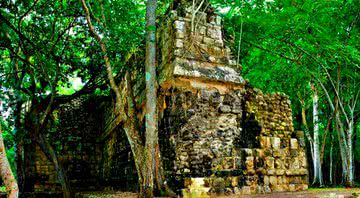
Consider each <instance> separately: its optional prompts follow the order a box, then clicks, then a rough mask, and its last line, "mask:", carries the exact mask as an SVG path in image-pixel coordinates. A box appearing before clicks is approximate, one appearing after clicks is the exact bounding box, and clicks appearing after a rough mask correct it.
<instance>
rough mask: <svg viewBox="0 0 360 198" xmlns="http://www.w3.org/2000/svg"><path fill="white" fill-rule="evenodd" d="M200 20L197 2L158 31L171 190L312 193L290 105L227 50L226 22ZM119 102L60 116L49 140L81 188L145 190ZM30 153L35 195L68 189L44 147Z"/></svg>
mask: <svg viewBox="0 0 360 198" xmlns="http://www.w3.org/2000/svg"><path fill="white" fill-rule="evenodd" d="M192 13H193V12H192V6H191V5H190V4H188V5H187V4H186V3H183V4H181V3H176V2H175V3H173V5H172V6H171V8H170V10H169V11H168V13H167V14H166V15H165V16H164V18H163V19H162V20H161V24H160V25H159V28H158V31H157V34H158V35H157V36H158V41H157V43H158V47H159V50H158V65H159V66H158V77H159V96H158V101H159V102H158V104H161V105H159V106H160V107H159V115H160V116H159V118H160V119H159V137H160V140H159V141H160V147H161V154H162V159H163V166H164V170H165V174H166V178H167V180H168V184H169V185H170V187H171V188H172V189H174V190H176V191H177V192H178V194H182V195H183V196H185V197H190V196H195V197H197V196H202V195H206V194H208V193H223V194H227V195H238V194H252V193H270V192H281V191H301V190H306V189H307V188H308V171H307V161H306V156H305V148H304V147H305V145H304V137H303V133H302V132H301V131H295V130H294V127H293V123H292V111H291V107H290V100H289V97H288V96H286V95H285V94H282V93H274V94H264V93H262V92H261V91H260V90H258V89H256V88H253V87H251V85H250V84H249V82H247V81H245V80H244V79H243V78H242V77H241V75H240V66H239V65H237V63H236V61H235V58H234V57H233V55H232V54H231V50H230V48H228V47H227V46H226V45H225V42H224V35H223V31H222V23H221V18H220V17H219V16H217V15H216V14H215V13H214V12H213V11H212V9H211V8H209V6H208V5H206V4H204V5H203V8H202V9H199V11H198V13H197V14H196V15H195V17H193V15H192ZM193 19H194V20H193ZM138 87H141V86H138ZM138 95H141V92H140V93H139V94H138ZM111 101H112V100H111V98H110V97H82V98H78V99H76V100H74V101H73V102H71V103H69V104H66V105H63V106H61V107H60V108H59V110H58V111H57V112H58V113H57V116H56V117H57V118H58V120H59V122H60V125H59V127H58V129H57V131H58V132H57V133H54V134H50V135H49V137H48V138H49V139H50V141H51V140H52V138H54V140H55V139H57V140H58V139H61V140H62V141H61V142H60V143H59V145H54V146H55V148H56V150H57V152H58V155H59V161H61V162H62V163H63V164H64V167H65V170H66V172H67V174H68V176H69V179H70V182H71V186H72V188H73V189H78V190H92V189H93V190H95V189H101V188H102V187H103V188H106V189H122V190H136V189H137V187H136V186H137V175H136V169H135V166H134V163H133V161H132V155H131V150H130V146H129V144H128V143H127V139H126V136H125V133H124V131H123V129H122V127H121V125H120V124H118V123H117V122H116V116H115V115H114V114H112V112H113V109H114V104H113V103H112V102H111ZM69 134H71V135H69ZM25 149H26V150H27V152H28V158H30V159H35V160H30V161H29V168H28V169H29V170H27V181H28V183H27V186H30V187H29V190H34V191H56V190H60V186H59V184H58V182H57V180H56V172H55V169H54V167H53V165H52V164H51V163H50V162H49V161H48V160H47V159H46V157H45V156H44V154H42V153H41V151H40V149H39V148H38V147H37V146H34V145H31V144H28V145H27V147H26V148H25Z"/></svg>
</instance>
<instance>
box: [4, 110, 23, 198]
mask: <svg viewBox="0 0 360 198" xmlns="http://www.w3.org/2000/svg"><path fill="white" fill-rule="evenodd" d="M0 118H1V117H0ZM0 174H1V179H2V181H3V182H4V184H5V187H6V192H7V197H8V198H17V197H18V196H19V188H18V185H17V182H16V179H15V177H14V174H13V172H12V171H11V167H10V164H9V161H8V158H7V156H6V150H5V146H4V140H3V136H2V129H1V124H0Z"/></svg>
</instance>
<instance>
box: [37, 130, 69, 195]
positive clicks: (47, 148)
mask: <svg viewBox="0 0 360 198" xmlns="http://www.w3.org/2000/svg"><path fill="white" fill-rule="evenodd" d="M36 142H37V144H38V145H39V147H40V148H41V150H42V151H43V152H44V154H45V155H46V157H47V158H48V160H50V161H51V162H52V163H53V165H54V166H55V170H56V174H57V177H58V181H59V183H60V184H61V187H62V190H63V197H64V198H70V197H71V190H70V184H69V180H68V179H67V176H66V173H65V171H64V169H63V167H62V164H61V163H59V161H58V158H57V156H56V153H55V150H54V149H53V147H52V146H51V145H50V144H49V142H48V141H47V140H46V138H45V137H44V136H43V135H42V134H38V135H37V136H36Z"/></svg>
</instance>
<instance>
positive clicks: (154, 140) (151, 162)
mask: <svg viewBox="0 0 360 198" xmlns="http://www.w3.org/2000/svg"><path fill="white" fill-rule="evenodd" d="M156 4H157V3H156V0H148V1H147V4H146V57H145V82H146V104H145V108H146V109H145V111H146V116H145V127H146V132H145V152H144V154H145V164H146V166H144V168H145V169H146V170H144V173H145V177H144V181H143V184H142V186H143V189H144V193H145V194H144V195H146V197H153V192H154V181H155V178H154V176H155V167H156V146H157V144H158V118H157V112H156V109H157V87H156V36H155V35H156V6H157V5H156Z"/></svg>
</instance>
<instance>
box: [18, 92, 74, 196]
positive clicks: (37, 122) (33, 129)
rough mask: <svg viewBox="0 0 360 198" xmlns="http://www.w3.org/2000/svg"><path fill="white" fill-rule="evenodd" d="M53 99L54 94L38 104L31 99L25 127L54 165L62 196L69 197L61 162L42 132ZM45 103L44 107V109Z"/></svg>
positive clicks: (67, 183)
mask: <svg viewBox="0 0 360 198" xmlns="http://www.w3.org/2000/svg"><path fill="white" fill-rule="evenodd" d="M53 101H54V96H51V98H50V100H49V101H41V102H40V103H38V104H36V101H35V100H33V103H32V105H31V109H30V112H29V113H28V115H27V116H26V120H25V127H26V130H27V131H29V134H30V137H31V139H32V141H33V143H36V144H38V145H39V147H40V149H41V150H42V152H43V153H44V154H45V156H46V157H47V158H48V160H49V161H50V162H51V163H52V164H53V165H54V167H55V170H56V174H57V177H58V182H59V183H60V185H61V187H62V190H63V197H64V198H70V197H71V196H72V195H71V188H70V183H69V181H68V179H67V175H66V173H65V171H64V169H63V167H62V164H61V163H59V161H58V157H57V155H56V152H55V150H54V149H53V147H52V146H51V144H50V143H49V142H48V140H47V139H46V138H45V136H44V134H43V133H44V131H45V129H46V125H47V120H48V116H49V115H50V114H51V112H52V110H51V108H52V105H53ZM45 105H46V107H45V109H44V106H45Z"/></svg>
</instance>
